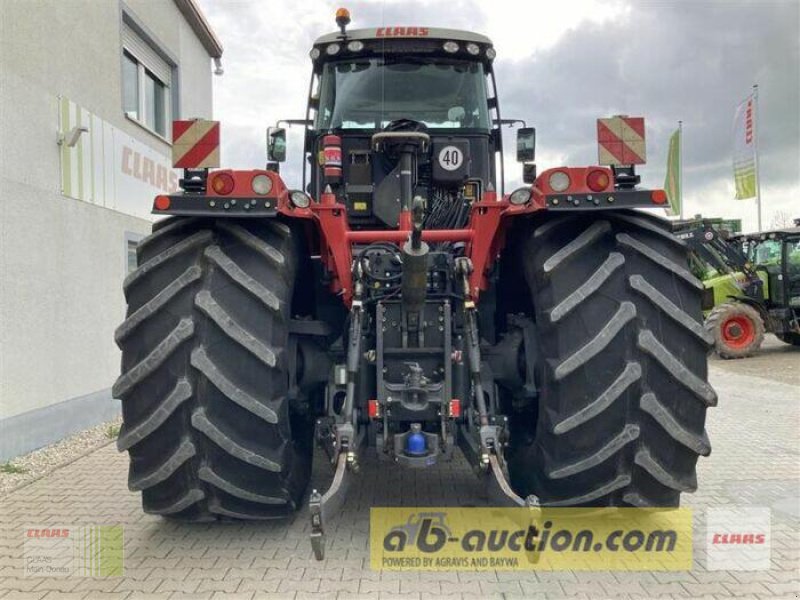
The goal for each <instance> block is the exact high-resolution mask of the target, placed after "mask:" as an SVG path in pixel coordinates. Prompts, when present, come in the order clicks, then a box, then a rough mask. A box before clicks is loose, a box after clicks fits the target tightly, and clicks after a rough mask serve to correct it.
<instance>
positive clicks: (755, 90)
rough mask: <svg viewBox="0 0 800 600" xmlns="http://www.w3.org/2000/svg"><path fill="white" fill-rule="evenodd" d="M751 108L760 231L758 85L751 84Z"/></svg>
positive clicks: (759, 115) (759, 116)
mask: <svg viewBox="0 0 800 600" xmlns="http://www.w3.org/2000/svg"><path fill="white" fill-rule="evenodd" d="M753 107H754V109H755V110H754V111H753V112H754V113H755V118H754V119H753V123H754V125H755V131H754V132H753V149H754V150H755V154H756V209H757V210H758V230H759V231H761V171H760V170H759V168H758V167H759V165H758V134H759V129H761V121H760V119H761V111H759V109H758V84H757V83H756V84H753Z"/></svg>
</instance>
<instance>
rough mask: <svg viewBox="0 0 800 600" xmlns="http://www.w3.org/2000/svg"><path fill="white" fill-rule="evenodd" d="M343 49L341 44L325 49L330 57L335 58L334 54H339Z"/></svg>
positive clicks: (331, 45)
mask: <svg viewBox="0 0 800 600" xmlns="http://www.w3.org/2000/svg"><path fill="white" fill-rule="evenodd" d="M341 49H342V47H341V46H340V45H339V44H330V45H329V46H328V47H327V48H325V52H326V53H327V54H328V55H329V56H333V55H334V54H339V50H341Z"/></svg>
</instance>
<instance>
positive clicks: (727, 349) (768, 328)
mask: <svg viewBox="0 0 800 600" xmlns="http://www.w3.org/2000/svg"><path fill="white" fill-rule="evenodd" d="M673 230H674V231H675V234H676V236H677V237H678V238H680V239H682V240H684V241H685V242H686V243H687V244H688V245H689V248H690V249H691V254H690V263H691V264H693V265H695V269H694V270H695V274H696V275H698V276H699V277H700V278H701V279H702V280H703V285H704V287H705V290H704V296H703V311H704V312H705V314H706V328H707V329H708V331H709V332H710V333H711V335H713V337H714V342H715V344H714V349H715V351H716V352H717V354H719V356H720V357H722V358H743V357H746V356H751V355H753V354H755V353H756V352H757V351H758V349H759V348H760V347H761V344H762V342H763V341H764V334H765V333H774V334H775V335H776V336H777V337H778V338H779V339H781V340H782V341H784V342H786V343H789V344H795V345H797V344H798V343H800V335H799V334H800V329H798V324H799V323H800V322H799V321H798V314H799V313H798V310H800V299H798V285H800V284H799V283H798V275H799V274H800V228H798V227H795V228H788V229H781V230H775V231H767V232H762V233H755V234H745V235H732V234H730V233H728V232H727V231H725V230H720V229H717V228H715V227H713V226H712V225H711V223H710V222H709V221H688V222H676V223H673Z"/></svg>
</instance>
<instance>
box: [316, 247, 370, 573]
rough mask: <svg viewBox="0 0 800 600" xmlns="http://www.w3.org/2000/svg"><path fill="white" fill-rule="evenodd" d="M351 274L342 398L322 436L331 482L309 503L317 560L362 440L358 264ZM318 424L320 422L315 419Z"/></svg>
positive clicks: (322, 554)
mask: <svg viewBox="0 0 800 600" xmlns="http://www.w3.org/2000/svg"><path fill="white" fill-rule="evenodd" d="M354 270H355V273H354V281H355V290H354V295H353V298H354V299H353V304H352V306H351V308H350V331H349V339H348V345H347V358H346V372H347V382H346V384H345V399H344V404H343V407H342V410H341V412H340V413H339V414H338V415H336V414H332V417H333V418H334V419H335V421H334V422H333V423H330V424H329V429H330V430H331V431H330V433H331V434H332V435H328V436H325V437H324V439H327V440H328V447H326V449H329V450H332V452H331V455H332V458H333V462H334V463H335V465H336V470H335V472H334V475H333V481H332V482H331V486H330V488H328V491H326V492H325V493H324V494H320V493H319V492H318V491H317V490H313V491H312V492H311V496H310V498H309V502H308V508H309V513H310V515H311V547H312V549H313V550H314V557H315V558H316V559H317V560H323V559H324V558H325V523H326V521H327V515H331V514H336V513H337V512H338V511H339V510H340V509H341V507H342V505H343V504H344V501H345V498H346V497H347V490H348V488H349V487H350V481H351V478H350V477H348V476H347V472H348V471H352V472H353V473H357V472H358V456H357V455H356V450H357V449H358V447H359V446H360V444H361V441H362V440H363V432H361V431H360V430H359V424H358V418H357V415H356V411H355V410H354V404H355V381H356V377H357V373H358V364H359V360H360V358H361V340H362V330H363V325H364V306H363V303H362V295H363V283H362V281H361V279H362V273H361V265H360V264H359V263H356V265H355V269H354ZM318 424H321V423H320V422H318Z"/></svg>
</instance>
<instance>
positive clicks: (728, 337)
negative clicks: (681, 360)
mask: <svg viewBox="0 0 800 600" xmlns="http://www.w3.org/2000/svg"><path fill="white" fill-rule="evenodd" d="M706 329H707V330H708V332H709V333H710V334H711V336H712V337H713V338H714V350H715V351H716V353H717V354H718V355H719V356H720V358H745V357H747V356H752V355H753V354H755V353H756V352H758V349H759V348H761V343H762V342H763V341H764V321H763V319H762V318H761V315H760V314H759V313H758V311H757V310H756V309H755V308H753V307H752V306H749V305H747V304H744V303H743V302H725V303H724V304H720V305H719V306H715V307H714V308H713V310H712V311H711V312H710V313H709V314H708V317H707V318H706Z"/></svg>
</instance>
